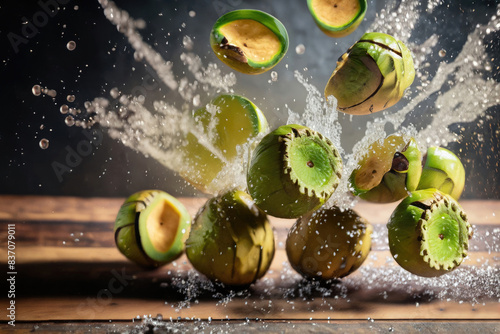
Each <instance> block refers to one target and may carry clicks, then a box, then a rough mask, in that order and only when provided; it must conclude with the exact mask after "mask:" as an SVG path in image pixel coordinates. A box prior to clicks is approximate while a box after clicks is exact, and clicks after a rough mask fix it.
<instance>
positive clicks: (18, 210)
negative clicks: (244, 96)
mask: <svg viewBox="0 0 500 334" xmlns="http://www.w3.org/2000/svg"><path fill="white" fill-rule="evenodd" d="M180 200H181V201H182V202H183V203H184V204H185V206H186V207H187V209H188V211H189V212H190V213H191V214H192V215H193V216H194V214H195V213H196V212H197V210H198V209H199V208H200V207H201V206H202V204H203V203H204V202H205V200H206V199H204V198H181V199H180ZM123 201H124V199H123V198H111V199H110V198H76V197H48V196H9V195H3V196H0V221H1V222H2V229H1V232H0V261H1V265H2V268H4V272H6V273H8V272H10V271H12V272H15V274H14V275H10V276H9V275H8V274H7V278H8V277H11V276H14V277H15V297H14V298H9V297H8V295H7V293H5V292H2V294H1V297H0V301H1V307H2V309H3V310H5V309H6V307H8V306H9V305H10V304H9V303H10V302H11V301H12V300H14V301H15V310H16V311H15V320H16V324H17V325H18V328H25V329H33V326H34V325H33V324H35V323H37V324H38V325H36V326H38V327H37V328H44V327H43V326H49V327H50V326H54V327H51V328H52V329H53V330H54V331H57V330H56V329H57V328H59V329H61V328H64V330H62V331H67V330H68V328H69V327H68V326H77V327H78V324H81V326H89V324H94V325H96V324H97V325H99V326H104V327H102V328H108V329H109V328H115V329H116V328H122V329H123V328H133V325H132V324H133V323H132V321H137V322H140V323H142V324H144V322H149V323H151V322H154V321H156V320H157V317H158V315H161V316H160V319H161V318H163V319H164V320H167V322H170V321H173V322H176V323H183V325H182V326H189V325H188V324H191V325H192V326H197V325H196V324H197V323H198V324H200V323H204V324H215V323H217V322H218V321H224V322H226V325H227V324H233V325H232V326H233V328H237V325H236V324H238V326H239V325H241V324H247V326H246V327H245V328H246V330H247V331H249V332H251V331H253V330H254V329H255V331H259V329H258V326H257V327H255V326H256V325H255V321H259V322H262V321H266V323H267V325H269V324H275V326H277V327H275V329H277V330H278V331H281V330H279V328H281V327H279V326H282V327H283V326H285V324H290V323H293V324H294V326H297V327H293V328H295V329H297V330H298V329H299V328H301V326H311V325H314V326H320V327H321V326H326V325H327V324H330V323H335V324H337V325H342V324H346V323H347V324H349V323H361V322H362V323H364V324H365V326H367V325H369V326H375V327H372V328H377V327H376V326H381V324H384V326H383V327H380V328H382V329H386V330H390V329H391V328H392V329H397V328H399V329H402V330H405V328H404V326H405V325H406V326H412V327H411V328H413V329H415V328H416V327H415V326H417V327H418V324H424V323H429V322H433V321H434V322H435V321H439V322H440V323H441V324H442V325H443V324H448V325H449V326H451V327H449V328H450V331H456V330H455V329H453V328H456V329H465V328H467V326H466V325H464V323H462V322H464V321H465V323H467V324H471V323H475V322H480V323H481V324H482V325H483V326H484V327H482V329H483V330H485V332H488V331H491V332H495V331H496V330H498V329H499V328H500V201H493V200H491V201H471V200H463V201H461V202H460V203H461V205H462V207H463V209H464V210H465V211H466V212H467V215H468V217H469V221H470V222H471V224H472V225H473V228H474V237H473V239H472V240H471V242H470V253H469V257H468V258H466V260H465V261H464V263H463V264H462V265H461V266H460V267H459V268H458V269H457V270H455V271H453V272H452V273H449V274H447V275H444V276H442V277H439V278H421V277H417V276H414V275H412V274H409V273H407V272H405V271H404V270H403V269H401V268H400V267H399V266H398V265H397V264H396V263H395V262H394V260H393V259H392V257H391V254H390V252H389V250H388V245H387V231H386V227H385V224H386V222H387V220H388V218H389V216H390V214H391V212H392V211H393V209H394V208H395V206H396V204H381V205H378V204H369V203H365V202H360V203H358V204H357V205H356V207H355V211H357V212H358V213H359V214H360V215H361V216H363V217H365V218H366V219H367V220H368V221H370V222H371V223H372V224H373V225H374V238H373V247H372V251H371V253H370V256H369V257H368V259H367V260H366V261H365V263H364V264H363V266H362V267H361V268H360V269H359V270H358V271H356V272H355V273H354V274H352V275H350V276H348V277H346V278H344V279H342V280H341V281H336V282H331V283H329V284H319V283H311V282H307V281H305V280H303V279H302V278H301V277H300V276H299V275H298V274H297V273H296V272H295V271H294V270H293V269H292V268H291V267H290V265H289V263H288V261H287V258H286V253H285V250H284V243H285V239H286V233H287V230H288V228H289V227H291V225H292V224H293V220H286V219H277V218H271V223H272V225H273V227H274V230H275V237H276V245H277V250H276V255H275V257H274V260H273V262H272V265H271V268H270V270H269V271H268V273H267V274H266V275H265V276H264V277H263V278H262V279H261V280H259V281H258V282H256V283H255V284H253V285H252V286H250V288H248V289H242V290H234V289H233V290H228V289H225V288H223V287H221V286H219V285H217V284H213V283H211V282H210V281H208V280H207V279H206V278H204V277H203V276H202V275H200V274H198V273H197V272H196V271H195V270H194V269H193V268H192V266H191V265H190V263H189V262H188V261H187V258H186V257H185V255H182V256H181V257H180V258H179V259H177V260H176V261H174V262H173V263H171V264H169V265H167V266H164V267H162V268H159V269H156V270H149V271H148V270H144V269H141V268H140V267H137V266H136V265H134V264H132V263H130V262H129V261H128V260H127V259H126V258H124V257H123V256H122V255H121V254H120V253H119V251H118V250H117V249H116V248H115V245H114V240H113V223H114V219H115V216H116V213H117V211H118V209H119V207H120V205H121V204H122V202H123ZM9 225H10V226H11V227H12V226H13V227H14V228H13V229H14V233H15V234H14V235H15V240H14V241H15V249H14V250H13V251H14V252H15V267H14V268H13V269H14V270H9V268H8V263H7V261H8V260H7V259H8V257H7V256H8V254H7V251H8V247H9V245H8V226H9ZM13 229H12V228H11V232H10V233H11V234H12V233H13V232H12V230H13ZM11 288H12V286H11ZM7 289H8V287H7ZM4 312H5V311H4ZM2 319H3V320H4V322H5V317H4V316H3V317H2ZM144 319H145V320H144ZM8 320H9V319H7V321H8ZM81 321H90V323H89V322H85V323H81ZM110 321H111V322H113V324H114V325H115V327H109V326H110V324H109V322H110ZM119 324H121V326H122V327H120V325H119ZM2 326H4V327H8V325H7V324H5V323H4V324H3V325H2ZM40 326H42V327H40ZM64 326H66V327H64ZM106 326H108V327H106ZM116 326H118V327H116ZM129 326H132V327H129ZM252 326H254V327H255V328H254V327H252ZM398 326H399V327H398ZM401 326H403V327H401ZM422 326H424V327H425V325H422ZM453 326H456V327H453ZM424 327H422V328H424ZM71 328H73V327H71ZM184 328H185V329H186V328H187V327H184ZM193 328H194V327H193ZM283 328H289V327H286V326H285V327H283ZM304 328H312V327H304ZM318 328H319V327H316V330H317V331H322V330H319V329H318ZM411 328H410V329H411ZM475 328H476V329H477V328H478V327H475ZM73 329H74V328H73ZM80 329H81V328H80ZM406 330H408V328H406ZM324 331H327V327H325V328H324Z"/></svg>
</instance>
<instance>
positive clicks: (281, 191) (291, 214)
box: [247, 124, 342, 218]
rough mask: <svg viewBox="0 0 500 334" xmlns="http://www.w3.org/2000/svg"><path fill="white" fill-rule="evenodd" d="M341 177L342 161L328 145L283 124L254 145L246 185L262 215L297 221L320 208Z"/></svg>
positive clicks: (304, 130)
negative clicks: (263, 213)
mask: <svg viewBox="0 0 500 334" xmlns="http://www.w3.org/2000/svg"><path fill="white" fill-rule="evenodd" d="M341 176H342V159H341V157H340V154H339V152H338V151H337V149H336V148H335V146H334V145H333V144H332V142H331V141H330V140H329V139H327V138H325V137H324V136H323V135H321V134H320V133H318V132H316V131H313V130H311V129H309V128H308V127H305V126H302V125H296V124H291V125H284V126H281V127H279V128H278V129H276V130H274V131H273V132H271V133H269V134H267V135H266V136H265V137H264V138H263V139H262V140H261V142H260V143H259V144H258V145H257V147H256V148H255V150H254V151H253V154H252V159H251V161H250V165H249V168H248V172H247V186H248V190H249V193H250V195H251V196H252V198H253V199H254V201H255V203H256V204H257V206H258V207H259V208H261V209H262V210H264V212H266V213H268V214H270V215H272V216H276V217H281V218H298V217H300V216H302V215H304V214H306V213H308V212H311V211H314V210H316V209H318V208H319V207H321V206H322V205H323V204H324V203H325V202H326V201H327V200H328V198H330V196H331V195H332V194H333V192H334V191H335V189H336V188H337V186H338V184H339V180H340V177H341Z"/></svg>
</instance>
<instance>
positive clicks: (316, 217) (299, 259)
mask: <svg viewBox="0 0 500 334" xmlns="http://www.w3.org/2000/svg"><path fill="white" fill-rule="evenodd" d="M372 231H373V228H372V226H371V225H370V224H369V223H368V222H366V221H365V220H364V219H363V218H361V217H360V216H359V215H358V214H357V213H356V212H354V211H353V210H350V209H347V210H345V211H342V210H340V209H339V208H338V207H332V208H328V209H321V210H318V211H316V212H314V213H312V214H307V215H305V216H303V217H301V218H299V219H298V220H297V221H296V222H295V224H294V225H293V227H292V228H291V229H290V232H289V233H288V237H287V240H286V253H287V256H288V260H289V261H290V264H291V265H292V267H293V268H294V269H295V270H296V271H297V272H299V273H300V274H301V275H302V276H303V277H305V278H308V279H320V280H328V279H335V278H341V277H344V276H347V275H349V274H351V273H352V272H354V271H355V270H356V269H358V268H359V267H360V266H361V264H362V263H363V262H364V261H365V259H366V257H367V256H368V253H369V252H370V248H371V234H372Z"/></svg>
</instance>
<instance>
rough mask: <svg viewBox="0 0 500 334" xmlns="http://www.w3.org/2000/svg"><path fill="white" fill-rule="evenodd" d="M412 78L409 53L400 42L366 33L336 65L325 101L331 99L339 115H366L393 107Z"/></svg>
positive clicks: (412, 66)
mask: <svg viewBox="0 0 500 334" xmlns="http://www.w3.org/2000/svg"><path fill="white" fill-rule="evenodd" d="M414 78H415V68H414V65H413V59H412V57H411V53H410V51H409V50H408V48H407V47H406V46H405V45H404V44H403V43H402V42H401V41H398V40H396V39H395V38H394V37H392V36H390V35H387V34H382V33H378V32H371V33H366V34H364V35H363V36H362V37H361V39H360V40H359V41H358V42H356V43H355V44H354V45H353V46H351V47H350V48H349V50H348V51H347V53H345V54H343V55H342V56H341V57H340V58H339V60H338V61H337V67H336V68H335V70H334V71H333V73H332V76H331V77H330V80H329V81H328V83H327V85H326V87H325V98H326V99H327V100H329V101H330V100H331V99H330V96H334V97H335V99H336V100H337V109H338V110H340V111H342V112H345V113H347V114H352V115H367V114H371V113H374V112H377V111H381V110H384V109H386V108H389V107H391V106H393V105H394V104H396V103H397V102H398V101H399V100H400V99H401V97H403V95H404V91H405V89H406V88H408V87H409V86H410V85H411V84H412V83H413V79H414Z"/></svg>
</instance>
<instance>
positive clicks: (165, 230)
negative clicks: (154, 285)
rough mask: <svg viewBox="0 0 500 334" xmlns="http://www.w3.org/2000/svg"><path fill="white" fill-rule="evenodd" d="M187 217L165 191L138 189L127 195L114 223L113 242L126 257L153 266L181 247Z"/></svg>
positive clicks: (181, 249) (180, 250)
mask: <svg viewBox="0 0 500 334" xmlns="http://www.w3.org/2000/svg"><path fill="white" fill-rule="evenodd" d="M190 221H191V218H190V216H189V213H188V212H187V210H186V209H185V207H184V206H183V205H182V203H180V202H179V201H178V200H177V199H175V198H174V197H172V196H170V195H169V194H167V193H165V192H163V191H158V190H148V191H141V192H138V193H135V194H133V195H132V196H130V197H129V198H128V199H127V200H126V201H125V203H124V204H123V205H122V207H121V208H120V211H119V213H118V215H117V219H116V222H115V241H116V244H117V246H118V248H119V250H120V251H121V252H122V253H123V254H124V255H125V256H126V257H127V258H129V259H130V260H132V261H134V262H136V263H137V264H139V265H142V266H144V267H157V266H159V265H162V264H165V263H168V262H170V261H172V260H174V259H175V258H177V257H178V256H179V255H180V254H181V253H182V251H183V249H184V241H185V240H186V238H187V235H188V233H189V227H190Z"/></svg>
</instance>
